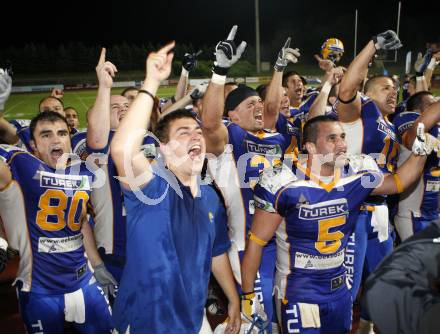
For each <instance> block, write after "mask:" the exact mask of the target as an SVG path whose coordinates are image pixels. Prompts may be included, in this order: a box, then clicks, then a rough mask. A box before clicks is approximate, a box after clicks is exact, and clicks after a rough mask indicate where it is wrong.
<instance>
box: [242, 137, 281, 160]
mask: <svg viewBox="0 0 440 334" xmlns="http://www.w3.org/2000/svg"><path fill="white" fill-rule="evenodd" d="M245 143H246V148H247V150H248V152H252V153H258V154H261V155H269V156H279V157H281V153H282V150H281V146H280V145H268V144H257V143H254V142H252V141H248V140H247V141H246V142H245Z"/></svg>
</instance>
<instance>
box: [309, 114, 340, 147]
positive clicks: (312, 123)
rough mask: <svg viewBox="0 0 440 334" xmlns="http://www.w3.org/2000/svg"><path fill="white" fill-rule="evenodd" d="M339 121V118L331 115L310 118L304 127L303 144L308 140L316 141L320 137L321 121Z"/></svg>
mask: <svg viewBox="0 0 440 334" xmlns="http://www.w3.org/2000/svg"><path fill="white" fill-rule="evenodd" d="M329 122H338V120H337V119H336V118H335V117H333V116H329V115H321V116H316V117H314V118H312V119H309V120H308V121H307V122H306V124H304V128H303V141H302V142H303V145H305V143H307V142H311V143H316V139H317V138H318V126H319V124H320V123H329Z"/></svg>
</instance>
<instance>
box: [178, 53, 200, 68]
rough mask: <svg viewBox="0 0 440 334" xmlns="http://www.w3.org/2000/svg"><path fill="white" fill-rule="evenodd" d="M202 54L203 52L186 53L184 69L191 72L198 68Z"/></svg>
mask: <svg viewBox="0 0 440 334" xmlns="http://www.w3.org/2000/svg"><path fill="white" fill-rule="evenodd" d="M201 53H202V50H199V51H197V53H185V55H184V56H183V61H182V67H183V68H184V69H185V70H187V71H188V72H191V71H192V70H193V69H195V68H196V67H197V57H198V56H199V55H200V54H201Z"/></svg>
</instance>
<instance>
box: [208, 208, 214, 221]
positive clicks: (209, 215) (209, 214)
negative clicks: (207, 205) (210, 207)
mask: <svg viewBox="0 0 440 334" xmlns="http://www.w3.org/2000/svg"><path fill="white" fill-rule="evenodd" d="M208 218H209V221H210V222H211V223H213V222H214V215H213V214H212V212H211V211H209V212H208Z"/></svg>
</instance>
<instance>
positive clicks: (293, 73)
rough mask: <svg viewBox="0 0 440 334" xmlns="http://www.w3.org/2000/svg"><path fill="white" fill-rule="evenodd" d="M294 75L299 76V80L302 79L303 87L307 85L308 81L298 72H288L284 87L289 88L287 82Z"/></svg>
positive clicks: (285, 76) (285, 75) (284, 79)
mask: <svg viewBox="0 0 440 334" xmlns="http://www.w3.org/2000/svg"><path fill="white" fill-rule="evenodd" d="M293 75H297V76H299V78H300V79H301V81H302V83H303V85H304V86H305V85H307V80H306V79H305V78H304V77H303V76H301V75H300V74H299V73H298V72H297V71H287V72H286V73H284V74H283V83H282V84H283V87H287V80H289V78H290V77H291V76H293Z"/></svg>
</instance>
